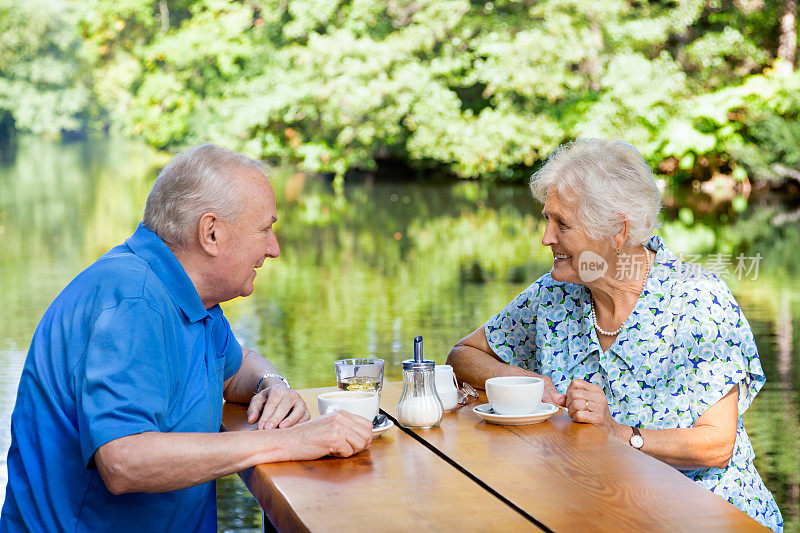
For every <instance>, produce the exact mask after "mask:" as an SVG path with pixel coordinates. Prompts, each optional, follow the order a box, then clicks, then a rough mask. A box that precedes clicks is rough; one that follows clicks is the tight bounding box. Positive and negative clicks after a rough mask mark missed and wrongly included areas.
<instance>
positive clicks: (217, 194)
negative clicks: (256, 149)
mask: <svg viewBox="0 0 800 533" xmlns="http://www.w3.org/2000/svg"><path fill="white" fill-rule="evenodd" d="M242 167H244V168H252V169H255V170H258V171H259V172H261V173H262V174H264V176H265V179H266V176H267V166H266V165H265V164H264V163H263V162H261V161H256V160H255V159H250V158H249V157H247V156H244V155H242V154H239V153H236V152H234V151H233V150H228V149H227V148H223V147H222V146H218V145H216V144H212V143H206V144H203V145H200V146H195V147H193V148H189V149H188V150H185V151H183V152H181V153H179V154H177V155H176V156H175V157H173V158H172V159H171V160H170V161H169V163H167V164H166V166H165V167H164V168H163V169H162V170H161V172H160V173H159V174H158V177H157V178H156V181H155V183H153V188H152V189H150V194H149V195H148V196H147V202H146V203H145V207H144V217H143V222H144V225H145V226H146V227H147V228H148V229H150V230H151V231H153V232H154V233H156V234H157V235H158V236H159V237H161V239H162V240H163V241H164V242H165V243H167V245H168V246H170V247H171V248H183V247H185V246H186V245H187V244H188V243H189V241H190V240H191V239H192V237H193V235H194V231H195V230H196V227H197V223H198V221H199V220H200V218H201V217H202V216H203V215H204V214H205V213H209V212H214V213H216V214H217V215H218V216H219V217H221V218H222V219H224V220H229V221H231V222H236V221H238V220H239V216H240V215H241V212H242V208H243V199H242V197H241V194H240V191H239V190H238V189H239V188H238V187H237V186H236V181H235V179H234V178H235V176H236V173H237V171H240V170H241V169H242Z"/></svg>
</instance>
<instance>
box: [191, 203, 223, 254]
mask: <svg viewBox="0 0 800 533" xmlns="http://www.w3.org/2000/svg"><path fill="white" fill-rule="evenodd" d="M197 230H198V231H197V244H199V245H200V249H201V250H203V251H204V252H205V253H207V254H208V255H210V256H212V257H216V256H217V255H219V236H220V235H219V232H220V230H221V228H220V219H219V217H217V214H216V213H205V214H203V216H202V217H200V222H198V228H197Z"/></svg>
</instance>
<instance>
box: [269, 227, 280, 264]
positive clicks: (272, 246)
mask: <svg viewBox="0 0 800 533" xmlns="http://www.w3.org/2000/svg"><path fill="white" fill-rule="evenodd" d="M279 255H281V245H280V244H278V236H277V235H275V232H273V233H272V237H271V238H270V240H269V242H268V243H267V257H272V258H275V257H278V256H279Z"/></svg>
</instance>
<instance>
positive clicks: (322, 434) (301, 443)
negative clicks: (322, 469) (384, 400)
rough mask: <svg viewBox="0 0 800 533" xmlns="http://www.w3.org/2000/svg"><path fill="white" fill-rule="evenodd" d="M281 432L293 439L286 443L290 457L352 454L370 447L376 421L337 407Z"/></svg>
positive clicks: (298, 459)
mask: <svg viewBox="0 0 800 533" xmlns="http://www.w3.org/2000/svg"><path fill="white" fill-rule="evenodd" d="M277 435H278V436H280V437H281V438H285V439H290V442H288V443H286V444H284V446H283V450H284V451H285V453H286V454H287V457H286V458H285V460H286V461H304V460H309V459H317V458H319V457H324V456H326V455H333V456H336V457H349V456H351V455H354V454H356V453H358V452H360V451H362V450H364V449H366V448H368V447H369V445H370V443H371V442H372V421H371V420H367V419H366V418H363V417H360V416H358V415H354V414H352V413H348V412H347V411H334V412H333V413H329V414H327V415H323V416H320V417H317V418H315V419H313V420H311V421H309V422H306V423H304V424H297V425H295V426H293V427H291V428H289V429H287V430H285V431H279V432H277Z"/></svg>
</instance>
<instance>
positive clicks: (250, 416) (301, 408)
mask: <svg viewBox="0 0 800 533" xmlns="http://www.w3.org/2000/svg"><path fill="white" fill-rule="evenodd" d="M310 418H311V413H309V412H308V407H307V406H306V402H304V401H303V399H302V398H301V397H300V395H299V394H297V391H295V390H294V389H290V388H289V387H287V386H286V385H285V384H284V383H283V382H278V383H276V384H274V385H272V386H269V387H267V388H265V389H264V390H262V391H261V392H259V393H258V394H256V395H255V396H253V399H252V400H250V406H249V407H248V408H247V422H248V423H249V424H255V423H256V422H258V426H257V427H258V429H274V428H288V427H291V426H293V425H295V424H298V423H301V422H305V421H307V420H309V419H310Z"/></svg>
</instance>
